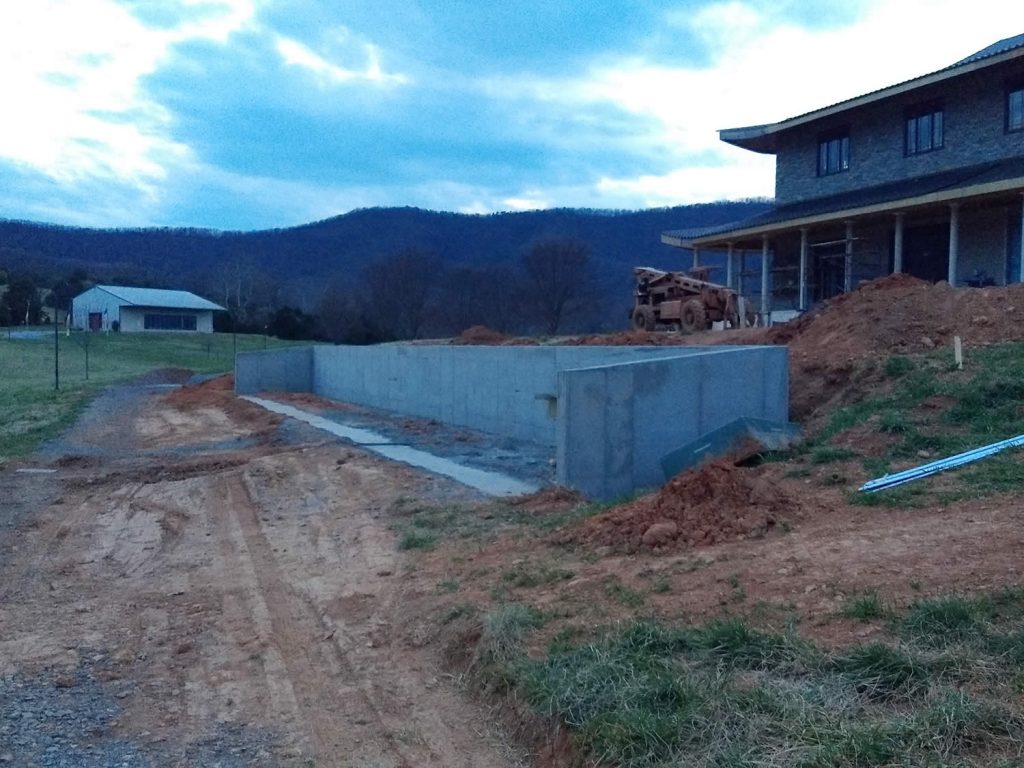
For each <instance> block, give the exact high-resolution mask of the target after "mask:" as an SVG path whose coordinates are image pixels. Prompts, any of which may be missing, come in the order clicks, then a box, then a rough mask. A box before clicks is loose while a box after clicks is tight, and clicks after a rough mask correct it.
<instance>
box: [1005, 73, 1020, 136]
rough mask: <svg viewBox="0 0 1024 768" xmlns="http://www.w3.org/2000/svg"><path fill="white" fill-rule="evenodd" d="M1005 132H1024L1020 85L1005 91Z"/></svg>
mask: <svg viewBox="0 0 1024 768" xmlns="http://www.w3.org/2000/svg"><path fill="white" fill-rule="evenodd" d="M1006 130H1008V131H1024V85H1022V84H1020V83H1017V84H1016V85H1014V86H1011V87H1010V89H1009V90H1008V91H1007V95H1006Z"/></svg>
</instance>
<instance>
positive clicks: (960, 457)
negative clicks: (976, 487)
mask: <svg viewBox="0 0 1024 768" xmlns="http://www.w3.org/2000/svg"><path fill="white" fill-rule="evenodd" d="M1022 445H1024V435H1018V436H1017V437H1011V438H1010V439H1008V440H1001V441H999V442H998V443H992V445H986V446H984V447H982V448H975V449H973V450H970V451H964V452H963V453H958V454H957V455H956V456H950V457H949V458H948V459H939V460H938V461H933V462H931V463H930V464H924V465H922V466H920V467H915V468H914V469H907V470H904V471H903V472H897V473H895V474H892V475H885V476H884V477H879V478H878V479H877V480H870V481H868V482H866V483H864V485H862V486H861V487H860V488H859V490H861V491H863V492H864V493H874V492H875V491H883V490H885V489H886V488H895V487H896V486H897V485H903V483H910V482H913V481H914V480H920V479H921V478H922V477H928V476H929V475H935V474H938V473H939V472H944V471H946V470H947V469H953V468H954V467H960V466H963V465H964V464H970V463H971V462H973V461H977V460H978V459H984V458H985V457H986V456H992V455H994V454H996V453H999V452H1000V451H1005V450H1006V449H1007V448H1019V447H1021V446H1022Z"/></svg>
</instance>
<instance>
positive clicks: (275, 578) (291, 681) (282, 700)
mask: <svg viewBox="0 0 1024 768" xmlns="http://www.w3.org/2000/svg"><path fill="white" fill-rule="evenodd" d="M218 490H219V491H220V492H221V493H222V494H223V496H222V498H223V506H222V510H223V512H225V513H227V514H224V515H222V516H221V518H222V519H221V521H220V522H221V525H222V526H224V528H225V530H223V531H222V535H225V536H226V539H227V540H228V541H230V543H231V549H232V550H233V556H234V557H235V558H237V561H238V565H237V567H239V568H241V569H243V570H244V571H246V572H247V573H246V581H247V582H250V583H251V585H252V588H251V589H249V590H248V595H247V598H248V602H249V607H250V609H251V610H252V614H253V621H254V624H255V630H256V632H257V634H258V635H259V636H260V639H261V641H262V643H263V644H264V648H265V650H264V654H265V655H267V656H268V657H271V658H272V664H271V668H279V669H280V670H281V671H282V672H283V673H284V676H283V678H281V679H278V680H277V681H276V684H275V685H274V686H272V688H276V689H277V691H278V695H277V696H276V697H275V698H277V701H276V708H277V709H278V710H279V711H280V710H282V709H285V710H290V711H291V712H290V715H291V717H290V718H289V719H290V720H291V721H292V722H293V723H295V724H296V725H299V726H300V727H301V728H303V729H304V730H305V731H306V735H307V736H308V742H309V743H308V748H309V749H310V751H311V752H312V753H313V754H314V755H315V756H316V758H317V759H319V760H327V759H332V758H335V757H337V755H338V754H340V753H342V752H343V751H344V750H345V749H346V748H350V749H352V751H353V752H357V751H361V750H360V746H361V745H362V744H363V743H364V742H369V743H372V742H373V740H374V736H376V737H378V738H379V737H381V736H384V737H385V738H384V742H385V743H384V744H383V745H382V746H381V748H379V749H378V750H377V751H379V752H382V753H384V755H386V756H388V757H391V758H394V759H396V760H397V761H398V763H397V764H398V765H401V766H408V767H409V768H411V766H412V765H413V763H409V762H408V761H407V760H406V759H405V757H404V756H403V755H402V754H401V752H400V751H399V750H398V749H397V748H396V745H395V744H394V743H393V738H392V737H391V736H390V733H389V731H388V730H387V728H386V727H385V726H384V723H383V721H382V719H381V716H380V714H379V712H378V711H377V708H376V707H375V706H374V704H373V699H372V694H371V693H368V692H367V691H366V690H364V688H363V686H364V685H366V684H368V681H366V680H365V679H364V678H363V677H362V675H365V674H366V673H365V671H362V672H360V671H357V669H356V668H355V667H354V666H353V665H352V664H351V663H350V662H349V660H348V658H347V656H346V655H345V654H344V652H343V651H342V650H341V649H340V647H339V645H338V643H337V641H335V639H334V638H336V637H339V634H340V633H338V632H337V631H336V632H334V633H331V632H325V629H324V625H323V624H322V622H321V621H320V619H319V617H318V615H317V611H316V609H315V607H314V606H313V605H312V604H311V603H310V602H309V600H308V599H307V598H306V597H305V596H303V595H302V594H300V593H298V592H297V591H296V590H294V589H293V588H292V587H291V586H290V585H289V584H288V583H287V581H286V580H285V578H284V577H283V575H282V574H281V572H280V569H279V568H278V565H277V560H276V558H275V556H274V553H273V549H272V547H271V545H270V543H269V542H268V541H267V538H266V536H265V535H264V534H263V532H262V530H261V525H260V521H259V514H258V512H257V505H256V503H255V502H254V500H253V499H252V497H251V496H250V494H249V489H248V487H247V485H246V483H245V482H244V480H243V478H242V475H241V474H240V473H232V474H229V475H226V476H224V477H223V483H222V487H221V488H219V489H218ZM339 639H340V638H339ZM353 726H355V728H353ZM354 730H355V731H361V732H365V733H364V734H363V735H362V736H354V735H353V731H354ZM353 742H354V743H353Z"/></svg>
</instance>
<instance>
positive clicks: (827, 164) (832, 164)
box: [818, 131, 850, 176]
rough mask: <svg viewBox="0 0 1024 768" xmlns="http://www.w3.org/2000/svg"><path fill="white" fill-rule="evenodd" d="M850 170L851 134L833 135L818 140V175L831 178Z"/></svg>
mask: <svg viewBox="0 0 1024 768" xmlns="http://www.w3.org/2000/svg"><path fill="white" fill-rule="evenodd" d="M849 168H850V134H849V132H846V131H844V132H842V133H832V134H828V135H826V136H823V137H821V138H820V139H819V140H818V175H819V176H829V175H831V174H833V173H839V172H840V171H846V170H849Z"/></svg>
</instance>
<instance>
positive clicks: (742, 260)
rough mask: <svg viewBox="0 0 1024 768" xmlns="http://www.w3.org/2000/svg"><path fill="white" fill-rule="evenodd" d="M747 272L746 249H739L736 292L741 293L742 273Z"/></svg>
mask: <svg viewBox="0 0 1024 768" xmlns="http://www.w3.org/2000/svg"><path fill="white" fill-rule="evenodd" d="M746 271H747V249H746V248H740V268H739V269H738V270H737V272H736V292H737V293H740V294H742V293H743V273H744V272H746Z"/></svg>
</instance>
